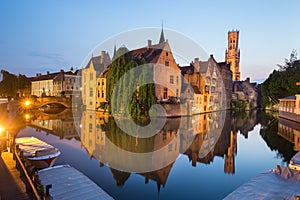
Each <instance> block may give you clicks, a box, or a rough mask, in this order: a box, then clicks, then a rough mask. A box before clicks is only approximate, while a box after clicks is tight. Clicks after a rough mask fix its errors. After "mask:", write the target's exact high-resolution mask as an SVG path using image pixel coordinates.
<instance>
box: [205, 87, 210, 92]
mask: <svg viewBox="0 0 300 200" xmlns="http://www.w3.org/2000/svg"><path fill="white" fill-rule="evenodd" d="M205 92H207V93H209V86H208V85H206V86H205Z"/></svg>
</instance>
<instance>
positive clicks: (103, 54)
mask: <svg viewBox="0 0 300 200" xmlns="http://www.w3.org/2000/svg"><path fill="white" fill-rule="evenodd" d="M104 57H105V51H101V57H100V63H101V64H102V63H104Z"/></svg>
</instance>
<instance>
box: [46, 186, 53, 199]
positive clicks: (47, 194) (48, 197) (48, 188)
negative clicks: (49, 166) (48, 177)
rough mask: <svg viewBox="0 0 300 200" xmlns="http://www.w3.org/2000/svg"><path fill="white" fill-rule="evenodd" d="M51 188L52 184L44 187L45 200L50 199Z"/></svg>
mask: <svg viewBox="0 0 300 200" xmlns="http://www.w3.org/2000/svg"><path fill="white" fill-rule="evenodd" d="M51 188H52V184H49V185H46V195H45V198H44V199H45V200H51V199H52V197H51V195H50V193H49V190H50V189H51Z"/></svg>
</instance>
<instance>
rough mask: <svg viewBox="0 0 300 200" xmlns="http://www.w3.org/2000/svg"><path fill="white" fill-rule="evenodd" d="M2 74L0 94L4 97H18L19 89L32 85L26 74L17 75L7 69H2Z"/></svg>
mask: <svg viewBox="0 0 300 200" xmlns="http://www.w3.org/2000/svg"><path fill="white" fill-rule="evenodd" d="M1 74H2V80H1V82H0V95H1V96H3V97H16V96H17V91H18V90H23V89H25V88H26V87H27V86H28V85H30V81H29V79H28V78H27V77H26V76H25V75H22V74H19V75H18V76H16V75H15V74H11V73H9V72H8V71H5V70H1Z"/></svg>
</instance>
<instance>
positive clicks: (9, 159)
mask: <svg viewBox="0 0 300 200" xmlns="http://www.w3.org/2000/svg"><path fill="white" fill-rule="evenodd" d="M0 179H1V181H0V199H2V200H5V199H22V200H27V199H28V200H29V199H33V197H34V196H33V195H32V194H31V193H27V192H26V185H25V183H24V182H23V181H22V178H21V176H20V172H19V170H18V169H17V168H16V162H15V161H14V160H13V155H12V153H10V152H2V153H1V157H0Z"/></svg>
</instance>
